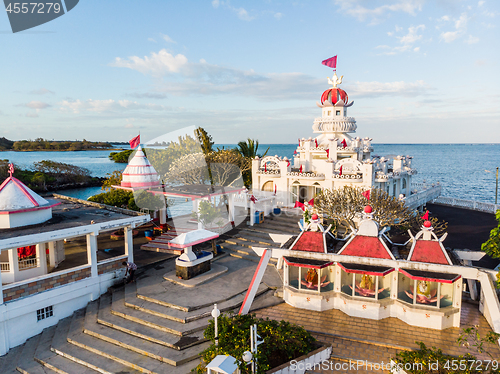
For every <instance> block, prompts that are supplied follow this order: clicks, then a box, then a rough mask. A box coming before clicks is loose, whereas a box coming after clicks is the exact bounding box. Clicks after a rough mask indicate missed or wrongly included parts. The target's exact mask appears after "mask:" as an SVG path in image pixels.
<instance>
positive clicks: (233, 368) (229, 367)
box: [206, 355, 239, 374]
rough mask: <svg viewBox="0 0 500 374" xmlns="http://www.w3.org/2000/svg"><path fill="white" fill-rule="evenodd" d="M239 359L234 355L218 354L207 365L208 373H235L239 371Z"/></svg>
mask: <svg viewBox="0 0 500 374" xmlns="http://www.w3.org/2000/svg"><path fill="white" fill-rule="evenodd" d="M236 362H237V360H236V359H235V358H234V357H233V356H229V355H227V356H226V355H217V356H215V358H214V359H213V360H212V361H210V363H209V364H208V365H207V366H206V369H207V374H215V373H220V374H233V373H239V369H238V365H237V364H236Z"/></svg>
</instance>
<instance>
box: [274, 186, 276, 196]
mask: <svg viewBox="0 0 500 374" xmlns="http://www.w3.org/2000/svg"><path fill="white" fill-rule="evenodd" d="M274 194H275V195H276V185H274Z"/></svg>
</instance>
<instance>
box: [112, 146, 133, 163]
mask: <svg viewBox="0 0 500 374" xmlns="http://www.w3.org/2000/svg"><path fill="white" fill-rule="evenodd" d="M132 152H134V150H133V149H126V150H124V151H121V152H111V153H110V154H109V159H110V160H113V161H114V162H117V163H122V164H127V163H128V160H129V157H130V155H131V154H132Z"/></svg>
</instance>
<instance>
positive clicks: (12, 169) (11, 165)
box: [9, 164, 14, 177]
mask: <svg viewBox="0 0 500 374" xmlns="http://www.w3.org/2000/svg"><path fill="white" fill-rule="evenodd" d="M9 174H10V176H11V177H12V174H14V164H9Z"/></svg>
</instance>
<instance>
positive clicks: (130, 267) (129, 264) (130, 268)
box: [122, 261, 137, 284]
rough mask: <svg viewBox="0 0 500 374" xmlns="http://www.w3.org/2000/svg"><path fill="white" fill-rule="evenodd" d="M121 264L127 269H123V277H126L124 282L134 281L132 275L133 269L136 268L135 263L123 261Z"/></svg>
mask: <svg viewBox="0 0 500 374" xmlns="http://www.w3.org/2000/svg"><path fill="white" fill-rule="evenodd" d="M122 265H123V266H126V267H127V270H125V278H126V279H125V284H128V283H130V282H135V279H134V275H135V271H136V270H137V265H136V264H134V263H133V262H127V261H123V262H122ZM127 274H128V278H127Z"/></svg>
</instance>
